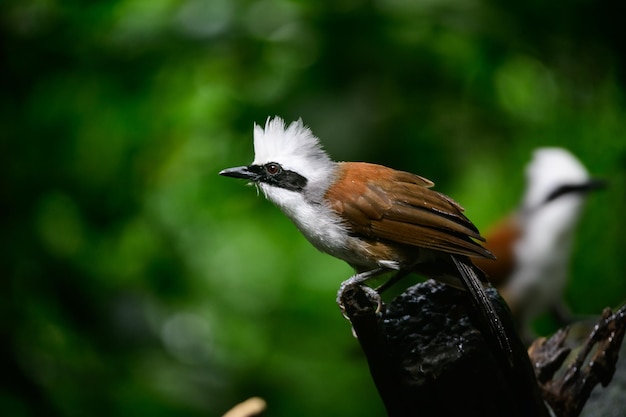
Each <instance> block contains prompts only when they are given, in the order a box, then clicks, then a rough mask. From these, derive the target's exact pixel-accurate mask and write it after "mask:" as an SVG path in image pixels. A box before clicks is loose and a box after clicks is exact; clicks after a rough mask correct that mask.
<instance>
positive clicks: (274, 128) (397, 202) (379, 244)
mask: <svg viewBox="0 0 626 417" xmlns="http://www.w3.org/2000/svg"><path fill="white" fill-rule="evenodd" d="M254 152H255V159H254V162H252V164H251V165H248V166H242V167H236V168H229V169H225V170H223V171H221V172H220V175H224V176H228V177H234V178H242V179H246V180H249V181H251V182H252V183H254V184H255V185H257V187H258V188H260V189H261V190H262V191H263V193H264V194H265V196H266V197H267V198H268V199H269V200H270V201H272V202H273V203H275V204H276V205H277V206H278V207H279V208H280V209H281V210H282V211H283V212H284V213H285V214H286V215H287V217H289V218H290V219H291V220H292V221H293V222H294V223H295V225H296V226H297V227H298V229H299V230H300V231H301V232H302V234H304V236H305V237H306V238H307V239H308V240H309V241H310V242H311V243H312V244H313V246H315V247H316V248H317V249H319V250H320V251H322V252H325V253H328V254H330V255H332V256H334V257H337V258H339V259H342V260H344V261H346V262H347V263H348V264H350V265H351V266H352V267H353V268H354V269H355V271H356V274H355V275H354V276H352V277H351V278H350V279H348V280H347V281H345V282H344V283H343V284H342V286H341V288H340V293H341V291H342V289H343V288H345V287H346V285H348V284H353V283H356V284H364V283H365V282H366V281H367V280H369V279H370V278H373V277H375V276H379V275H381V274H383V273H385V272H389V271H395V273H396V275H395V277H394V278H392V279H399V278H401V277H403V276H405V275H408V274H409V273H411V272H418V273H420V274H423V275H426V276H429V277H431V278H434V279H437V280H439V281H441V282H444V283H446V284H449V285H453V286H455V287H457V288H461V289H465V290H467V291H468V292H469V293H470V294H471V296H472V300H473V302H474V306H475V307H476V308H477V309H478V311H480V312H481V314H482V317H483V319H485V321H486V323H487V324H488V325H489V328H490V332H491V336H493V337H494V338H495V340H496V341H497V343H498V344H499V347H500V348H501V351H505V352H506V353H507V355H509V362H510V353H511V349H510V345H509V341H508V338H507V336H506V334H505V331H504V328H503V325H502V323H501V320H500V317H499V316H498V315H497V313H496V312H495V310H494V308H493V305H492V304H491V302H490V300H489V299H488V298H487V295H486V294H485V290H484V288H483V284H486V283H487V281H486V279H485V276H484V274H483V273H482V271H480V270H479V269H477V268H475V267H474V265H473V264H472V262H471V261H470V259H469V257H478V258H480V257H482V258H493V255H492V254H491V253H490V252H489V251H488V250H486V249H485V248H484V247H483V246H481V244H480V243H478V242H477V241H483V240H484V239H483V238H482V236H481V235H480V234H479V232H478V230H477V229H476V227H475V226H474V225H473V224H472V223H471V222H470V221H469V219H467V217H465V216H464V215H463V208H462V207H461V206H460V205H459V204H458V203H456V202H455V201H454V200H452V199H451V198H449V197H447V196H445V195H443V194H441V193H438V192H436V191H433V190H432V189H431V187H432V186H433V183H432V182H431V181H429V180H427V179H426V178H423V177H420V176H418V175H415V174H411V173H408V172H403V171H397V170H394V169H391V168H387V167H384V166H381V165H375V164H369V163H364V162H334V161H332V160H331V159H330V158H329V156H328V155H327V154H326V152H325V151H324V150H323V149H322V146H321V145H320V143H319V140H318V139H317V138H316V137H315V136H314V135H313V133H312V132H311V131H310V130H309V129H308V128H307V127H305V126H304V125H303V123H302V120H298V121H295V122H292V123H291V124H289V126H287V127H286V126H285V123H284V121H283V120H282V119H280V118H278V117H275V118H273V119H271V118H268V120H267V122H266V124H265V128H262V127H260V126H258V125H255V127H254ZM364 288H365V289H366V288H368V287H364ZM370 291H373V290H370ZM375 295H376V296H377V295H378V294H377V293H376V294H375ZM492 340H493V339H492Z"/></svg>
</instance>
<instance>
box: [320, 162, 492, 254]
mask: <svg viewBox="0 0 626 417" xmlns="http://www.w3.org/2000/svg"><path fill="white" fill-rule="evenodd" d="M348 167H349V169H346V168H348ZM339 169H340V173H339V178H338V179H337V182H336V183H335V185H334V186H333V187H331V189H329V191H328V192H327V193H326V196H325V197H326V199H327V201H329V203H330V206H331V207H332V208H333V209H334V210H335V211H337V213H339V214H340V215H341V216H342V218H343V219H344V220H345V222H346V224H347V226H348V227H349V228H350V229H351V230H352V232H354V233H359V234H361V235H363V236H365V237H367V238H371V239H376V240H386V241H390V242H395V243H399V244H404V245H410V246H416V247H422V248H429V249H435V250H439V251H442V252H448V253H453V254H459V255H466V256H474V257H484V258H493V255H492V254H491V253H490V252H489V251H488V250H486V249H485V248H483V247H482V246H481V245H480V244H479V243H478V242H476V241H475V240H474V239H477V240H484V239H483V238H482V236H480V234H479V233H478V230H477V229H476V227H475V226H474V225H473V224H472V222H470V221H469V219H468V218H467V217H465V215H463V208H462V207H461V206H460V205H459V204H458V203H457V202H455V201H454V200H452V199H451V198H450V197H447V196H445V195H443V194H441V193H438V192H436V191H433V190H431V189H430V187H432V186H433V185H434V184H433V183H432V182H431V181H429V180H427V179H426V178H423V177H420V176H419V175H415V174H411V173H408V172H404V171H396V170H394V169H391V168H387V167H384V166H381V165H374V164H368V163H364V162H344V163H341V164H340V168H339ZM381 182H382V183H384V184H385V188H384V189H383V188H381V187H380V186H378V185H377V184H379V183H381Z"/></svg>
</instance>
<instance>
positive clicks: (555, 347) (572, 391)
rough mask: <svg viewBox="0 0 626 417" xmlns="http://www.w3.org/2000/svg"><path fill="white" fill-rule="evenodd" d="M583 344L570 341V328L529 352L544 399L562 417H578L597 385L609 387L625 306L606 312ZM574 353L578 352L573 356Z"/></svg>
mask: <svg viewBox="0 0 626 417" xmlns="http://www.w3.org/2000/svg"><path fill="white" fill-rule="evenodd" d="M590 328H591V330H590V331H589V335H588V336H587V337H586V339H585V340H583V341H582V342H580V341H577V340H574V341H572V340H570V339H571V338H568V336H569V335H570V327H566V328H564V329H561V330H560V331H558V332H557V333H555V334H554V335H553V336H552V337H550V338H549V339H545V338H542V339H537V340H536V341H535V342H534V343H533V344H532V345H531V347H530V349H529V350H528V352H529V356H530V359H531V362H533V363H534V364H535V369H536V372H537V378H538V380H539V384H540V386H541V389H542V391H543V396H544V398H545V399H546V401H547V402H548V403H549V404H550V406H551V407H552V409H553V410H554V412H555V414H556V415H557V416H559V417H576V416H578V415H580V412H581V410H582V408H583V406H584V405H585V403H586V402H587V399H588V398H589V396H590V394H591V391H592V390H593V388H594V387H595V386H596V385H597V384H598V383H600V384H602V386H604V387H606V386H607V385H608V384H609V382H610V381H611V379H612V378H613V375H614V373H615V366H616V363H617V358H618V354H619V351H620V346H621V344H622V341H623V339H624V332H625V331H626V305H625V306H622V307H621V308H620V309H619V310H618V311H617V312H616V313H615V314H613V313H612V312H611V310H610V309H608V308H606V309H604V311H603V313H602V316H601V317H600V318H599V319H598V321H597V323H595V325H594V326H590ZM572 352H578V353H576V354H573V353H572Z"/></svg>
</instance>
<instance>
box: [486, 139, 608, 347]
mask: <svg viewBox="0 0 626 417" xmlns="http://www.w3.org/2000/svg"><path fill="white" fill-rule="evenodd" d="M526 180H527V186H526V193H525V195H524V198H523V201H522V205H521V207H520V208H519V209H518V210H517V212H515V213H514V214H512V215H511V216H509V217H507V218H505V219H504V220H502V221H501V222H500V223H497V224H496V225H495V226H494V227H493V228H492V229H491V230H490V231H489V232H488V233H486V236H487V241H486V244H485V247H487V248H488V249H489V250H490V251H491V252H492V253H493V254H494V255H495V256H496V258H497V260H495V261H492V260H485V259H476V265H477V266H478V267H479V268H481V269H482V270H483V271H484V272H485V273H486V274H487V277H488V279H489V281H490V282H491V283H492V284H493V285H495V286H496V287H497V288H498V289H499V291H500V293H501V294H502V297H503V298H504V299H505V300H506V301H507V303H508V305H509V307H510V308H511V311H512V313H513V315H514V317H515V318H516V321H517V322H518V325H519V326H520V328H519V330H520V331H521V332H522V335H523V338H529V337H530V335H531V333H532V332H530V329H529V327H528V326H529V324H530V321H531V320H533V319H534V318H536V317H537V316H538V315H540V314H542V313H545V312H547V311H550V312H552V313H553V314H555V316H556V318H557V319H558V320H559V321H560V322H561V324H566V322H568V321H569V320H570V317H569V313H568V310H567V308H566V307H565V305H564V303H563V301H562V298H563V290H564V288H565V284H566V282H567V276H568V273H569V272H568V265H569V260H570V254H571V251H572V243H573V238H574V232H575V229H576V224H577V223H578V220H579V218H580V214H581V210H582V207H583V203H584V201H585V198H586V196H587V193H588V192H590V191H592V190H596V189H598V188H601V187H604V185H605V183H604V182H603V181H600V180H597V179H592V178H590V176H589V174H588V172H587V170H586V169H585V167H584V166H583V165H582V164H581V163H580V162H579V161H578V160H577V159H576V158H575V157H574V156H573V155H572V154H571V153H570V152H568V151H567V150H565V149H562V148H539V149H537V150H535V152H534V154H533V158H532V160H531V162H530V163H529V164H528V166H527V167H526Z"/></svg>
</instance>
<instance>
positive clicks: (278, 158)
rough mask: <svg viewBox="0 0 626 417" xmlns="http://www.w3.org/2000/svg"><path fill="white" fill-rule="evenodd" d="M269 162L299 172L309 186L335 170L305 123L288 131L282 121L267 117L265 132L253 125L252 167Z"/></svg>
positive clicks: (298, 123)
mask: <svg viewBox="0 0 626 417" xmlns="http://www.w3.org/2000/svg"><path fill="white" fill-rule="evenodd" d="M268 162H276V163H279V164H280V165H281V166H282V167H283V168H284V169H287V170H291V171H295V172H297V173H298V174H300V175H302V176H304V177H305V178H306V179H307V180H308V181H309V183H310V184H316V183H317V182H318V181H319V180H323V179H324V180H325V179H328V176H329V170H330V169H332V167H333V166H334V162H333V161H332V160H331V159H330V157H329V156H328V155H327V154H326V152H325V151H324V149H323V148H322V145H321V144H320V141H319V139H318V138H317V137H315V135H313V132H311V130H310V129H309V128H308V127H306V126H305V125H304V124H303V123H302V119H298V120H296V121H294V122H291V123H290V124H289V126H287V127H285V121H284V120H283V119H281V118H280V117H274V118H269V117H268V119H267V121H266V122H265V129H264V128H262V127H261V126H259V125H257V124H256V123H255V125H254V162H253V164H258V165H263V164H266V163H268Z"/></svg>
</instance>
